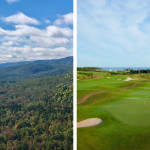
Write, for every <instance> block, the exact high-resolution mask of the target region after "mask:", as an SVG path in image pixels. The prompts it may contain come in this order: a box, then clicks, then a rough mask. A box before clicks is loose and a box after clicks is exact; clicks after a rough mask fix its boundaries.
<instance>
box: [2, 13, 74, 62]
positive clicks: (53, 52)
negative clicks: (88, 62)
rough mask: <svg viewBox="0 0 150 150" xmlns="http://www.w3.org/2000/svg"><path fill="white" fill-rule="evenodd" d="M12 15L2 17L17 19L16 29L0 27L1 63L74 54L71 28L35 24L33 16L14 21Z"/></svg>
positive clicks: (8, 20) (6, 19) (11, 20)
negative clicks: (43, 26)
mask: <svg viewBox="0 0 150 150" xmlns="http://www.w3.org/2000/svg"><path fill="white" fill-rule="evenodd" d="M19 14H23V13H19ZM12 16H13V17H14V15H12ZM12 16H11V17H12ZM11 17H10V16H9V17H6V18H3V21H5V22H10V23H16V25H13V26H14V29H4V28H2V27H0V54H1V55H0V63H4V62H17V61H27V60H28V61H29V60H38V59H40V60H42V59H54V58H63V57H67V56H72V38H73V31H72V29H71V28H69V27H66V26H65V25H64V26H63V27H60V26H56V25H49V24H48V25H47V26H46V27H45V28H42V27H41V26H38V27H37V26H36V27H35V26H33V24H34V25H35V24H36V22H34V21H33V20H32V19H33V18H31V20H32V21H31V20H28V19H20V20H19V19H16V20H15V21H13V19H12V18H11ZM17 18H18V17H17ZM25 18H26V17H25ZM23 20H24V21H23ZM29 24H30V25H29ZM52 24H53V23H52Z"/></svg>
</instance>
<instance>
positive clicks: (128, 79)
mask: <svg viewBox="0 0 150 150" xmlns="http://www.w3.org/2000/svg"><path fill="white" fill-rule="evenodd" d="M132 80H138V79H137V78H131V77H127V78H126V79H125V80H124V81H132Z"/></svg>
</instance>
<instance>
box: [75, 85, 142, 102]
mask: <svg viewBox="0 0 150 150" xmlns="http://www.w3.org/2000/svg"><path fill="white" fill-rule="evenodd" d="M137 85H139V83H134V84H132V85H131V86H129V87H125V88H122V89H121V90H127V89H130V88H133V87H135V86H137ZM104 92H105V91H99V92H95V93H91V94H88V95H86V96H84V97H83V98H82V99H81V100H80V101H79V102H78V103H77V104H82V103H84V102H85V101H86V100H87V99H88V98H89V97H91V96H93V95H96V94H101V93H104Z"/></svg>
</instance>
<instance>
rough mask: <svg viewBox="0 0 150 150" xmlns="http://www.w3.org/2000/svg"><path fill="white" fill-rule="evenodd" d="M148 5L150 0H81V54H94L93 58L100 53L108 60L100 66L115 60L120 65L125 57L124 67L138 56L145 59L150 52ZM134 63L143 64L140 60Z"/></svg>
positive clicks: (79, 20) (79, 33)
mask: <svg viewBox="0 0 150 150" xmlns="http://www.w3.org/2000/svg"><path fill="white" fill-rule="evenodd" d="M149 5H150V1H148V0H146V1H142V0H134V1H130V0H126V1H121V0H117V1H116V0H110V1H108V0H102V1H99V0H95V1H89V0H84V1H79V2H78V45H80V46H78V52H79V55H81V53H82V54H83V53H85V54H91V53H92V55H93V57H96V56H99V58H98V59H99V60H102V57H105V58H107V60H109V61H107V62H100V63H101V64H99V65H103V64H104V65H107V66H110V65H111V64H113V61H115V63H116V62H118V63H116V64H115V63H114V65H116V66H117V65H118V64H119V62H121V61H123V60H124V63H123V65H124V66H126V65H130V64H131V65H132V63H134V62H133V60H136V59H137V58H136V56H138V55H141V56H143V58H142V59H144V58H146V55H147V54H150V51H149V49H150V46H149V44H148V43H150V38H149V35H150V28H149V26H150V8H149ZM87 43H88V44H87ZM84 49H85V50H84ZM121 59H122V60H121ZM116 60H117V61H116ZM136 61H137V60H136ZM136 61H135V62H136ZM85 63H86V61H85ZM102 63H103V64H102ZM134 64H139V66H141V64H140V62H136V63H134ZM144 65H147V64H146V62H145V64H144ZM149 65H150V64H149Z"/></svg>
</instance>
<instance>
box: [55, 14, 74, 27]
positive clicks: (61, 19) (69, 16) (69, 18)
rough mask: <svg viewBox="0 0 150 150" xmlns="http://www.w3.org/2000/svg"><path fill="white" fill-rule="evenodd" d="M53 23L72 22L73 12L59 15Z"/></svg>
mask: <svg viewBox="0 0 150 150" xmlns="http://www.w3.org/2000/svg"><path fill="white" fill-rule="evenodd" d="M54 24H55V25H62V24H67V25H69V24H73V13H68V14H65V15H62V16H60V17H59V19H57V20H55V22H54Z"/></svg>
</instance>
